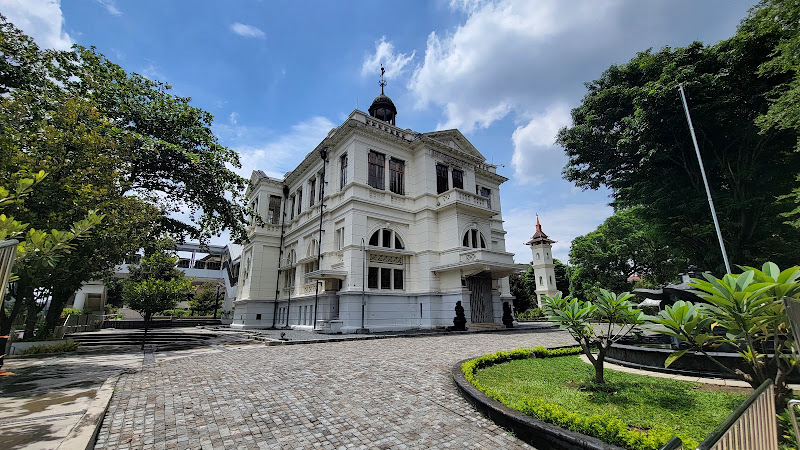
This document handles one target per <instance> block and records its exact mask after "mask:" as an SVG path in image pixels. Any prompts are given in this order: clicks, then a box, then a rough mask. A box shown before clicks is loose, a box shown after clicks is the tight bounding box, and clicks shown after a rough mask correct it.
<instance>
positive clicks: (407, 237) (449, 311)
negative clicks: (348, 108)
mask: <svg viewBox="0 0 800 450" xmlns="http://www.w3.org/2000/svg"><path fill="white" fill-rule="evenodd" d="M396 115H397V109H396V108H395V106H394V104H393V103H392V101H391V100H390V99H389V97H387V96H385V95H384V94H383V93H381V95H380V96H378V97H377V98H375V101H374V102H373V103H372V106H371V107H370V108H369V113H364V112H362V111H359V110H355V111H353V112H352V113H351V114H350V116H349V117H348V118H347V120H345V121H344V123H343V124H342V125H340V126H339V127H337V128H334V129H332V130H331V131H330V132H329V133H328V136H327V137H326V138H325V139H323V140H322V142H320V143H319V145H317V147H316V148H315V149H313V151H311V152H310V153H308V155H306V157H305V158H304V159H303V161H302V162H301V163H300V165H299V166H298V167H297V168H296V169H294V170H292V171H291V172H289V173H287V174H286V175H285V176H284V178H283V179H275V178H271V177H268V176H267V175H266V174H265V173H264V172H262V171H260V170H256V171H254V172H253V174H252V177H251V179H250V187H249V188H248V190H247V197H248V199H249V201H250V204H251V206H253V207H254V209H256V210H257V211H258V213H259V214H260V216H261V218H262V219H263V225H262V224H257V223H256V222H255V221H254V222H253V223H252V224H251V226H250V229H249V238H250V242H249V243H248V244H247V245H245V246H244V248H243V250H242V256H241V270H240V274H239V275H240V276H239V284H238V292H237V296H236V298H237V300H236V302H235V310H234V318H233V320H234V321H233V324H232V325H231V326H232V327H235V328H270V327H285V326H290V327H294V328H303V329H316V330H320V331H326V332H337V331H341V332H343V333H352V332H357V331H358V330H359V329H362V328H363V329H368V330H370V331H389V330H403V329H413V328H436V327H446V326H452V325H453V317H454V315H455V312H454V309H455V307H456V302H458V301H460V302H461V304H462V306H463V307H464V309H465V314H466V318H467V326H470V325H472V324H476V323H500V322H501V316H502V311H503V309H502V303H503V302H505V301H508V302H511V301H512V297H511V294H510V292H509V283H508V275H509V274H511V273H514V272H517V271H519V269H518V266H517V265H515V264H514V261H513V255H512V254H511V253H508V252H506V246H505V234H506V232H505V231H504V230H503V220H502V216H501V213H500V195H499V194H500V193H499V187H500V184H502V183H503V182H505V181H506V180H507V179H506V178H504V177H502V176H500V175H498V174H497V173H496V167H495V166H493V165H491V164H487V163H486V158H485V157H484V156H483V155H482V154H481V153H480V152H479V151H478V150H477V149H476V148H475V147H474V146H473V145H472V144H471V143H470V142H469V141H468V140H467V139H466V138H465V137H464V135H462V134H461V133H460V132H459V131H458V130H445V131H435V132H430V133H418V132H415V131H412V130H410V129H401V128H398V127H396V126H395V125H394V123H395V116H396Z"/></svg>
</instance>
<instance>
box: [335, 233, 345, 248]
mask: <svg viewBox="0 0 800 450" xmlns="http://www.w3.org/2000/svg"><path fill="white" fill-rule="evenodd" d="M343 248H344V228H339V229H337V230H336V250H341V249H343Z"/></svg>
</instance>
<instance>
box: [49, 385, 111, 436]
mask: <svg viewBox="0 0 800 450" xmlns="http://www.w3.org/2000/svg"><path fill="white" fill-rule="evenodd" d="M117 381H119V375H113V376H111V377H108V378H107V379H106V381H105V382H104V383H103V385H102V386H101V387H100V389H98V390H97V394H96V395H95V397H94V400H92V403H90V404H89V407H88V408H86V412H85V413H84V414H83V416H81V418H80V420H78V423H76V424H75V426H73V427H72V429H71V430H70V432H69V434H67V437H65V438H64V439H63V440H62V441H61V444H59V446H58V449H64V450H75V449H87V450H88V449H92V448H94V443H95V441H96V440H97V435H98V434H99V433H100V426H101V425H102V424H103V418H104V417H105V415H106V411H108V405H109V403H110V402H111V396H112V395H113V394H114V388H115V387H116V386H117Z"/></svg>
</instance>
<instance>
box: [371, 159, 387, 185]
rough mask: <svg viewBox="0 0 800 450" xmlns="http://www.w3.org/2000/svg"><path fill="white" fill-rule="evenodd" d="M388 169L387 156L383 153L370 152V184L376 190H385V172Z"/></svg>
mask: <svg viewBox="0 0 800 450" xmlns="http://www.w3.org/2000/svg"><path fill="white" fill-rule="evenodd" d="M385 167H386V156H385V155H384V154H382V153H378V152H376V151H372V150H370V152H369V174H368V175H369V176H368V184H369V185H370V186H372V187H374V188H375V189H384V178H385V177H384V170H385Z"/></svg>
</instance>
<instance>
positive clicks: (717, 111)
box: [557, 2, 800, 272]
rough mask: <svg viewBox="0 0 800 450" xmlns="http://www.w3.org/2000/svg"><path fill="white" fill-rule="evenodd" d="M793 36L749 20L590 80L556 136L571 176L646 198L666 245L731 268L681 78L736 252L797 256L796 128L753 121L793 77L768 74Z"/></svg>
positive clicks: (632, 202)
mask: <svg viewBox="0 0 800 450" xmlns="http://www.w3.org/2000/svg"><path fill="white" fill-rule="evenodd" d="M772 3H774V2H767V3H764V4H761V5H760V6H759V8H761V7H763V6H764V5H765V4H772ZM794 3H795V4H796V2H794ZM755 14H756V15H758V14H759V13H758V8H756V12H755ZM747 23H749V22H746V24H747ZM793 27H795V28H796V27H797V23H795V24H794V25H793ZM794 36H796V34H795V35H794ZM786 38H787V34H786V32H785V31H784V30H779V29H778V27H772V28H759V32H757V33H755V32H751V31H749V29H748V27H747V26H745V25H743V26H742V27H740V29H739V31H738V32H737V34H736V35H735V36H733V37H731V38H730V39H728V40H725V41H722V42H719V43H718V44H716V45H713V46H705V45H703V44H700V43H694V44H691V45H689V46H688V47H684V48H674V49H673V48H664V49H662V50H660V51H657V52H653V51H650V50H647V51H644V52H642V53H639V54H637V55H636V56H635V57H634V58H633V59H632V60H631V61H630V62H628V63H626V64H622V65H615V66H611V67H610V68H609V69H608V70H606V71H605V72H604V73H603V74H602V76H601V77H600V78H599V79H597V80H595V81H592V82H590V83H587V88H588V93H587V94H586V96H585V97H584V99H583V101H582V104H581V105H580V106H579V107H578V108H575V109H574V110H573V111H572V120H573V125H572V126H570V127H567V128H564V129H562V130H561V131H560V132H559V134H558V138H557V141H558V143H559V144H561V145H562V146H563V147H564V148H565V149H566V152H567V155H568V156H569V162H568V164H567V166H566V167H565V169H564V176H565V178H566V179H568V180H570V181H573V182H575V183H576V184H577V185H578V186H580V187H583V188H586V189H596V188H598V187H600V186H601V185H604V186H607V187H608V188H610V189H611V191H612V196H613V205H614V206H615V207H616V208H617V209H623V208H629V207H636V206H643V208H642V209H641V212H640V214H641V216H642V218H643V220H645V221H646V222H647V223H649V224H650V225H651V226H652V229H653V231H654V232H655V233H657V234H658V235H659V236H662V237H663V242H668V243H670V245H671V246H672V247H674V248H676V249H678V250H679V251H680V252H681V253H682V256H683V257H685V258H686V259H688V260H691V261H692V262H694V263H696V264H698V265H700V266H702V267H704V268H707V269H712V270H715V271H717V272H722V271H723V270H724V269H723V268H722V267H723V264H722V256H721V253H720V251H719V249H718V243H717V238H716V235H715V231H714V227H713V224H712V221H711V217H710V213H709V209H708V204H707V201H706V198H705V192H704V188H703V184H702V179H701V174H700V169H699V165H698V163H697V159H696V156H695V151H694V146H693V144H692V141H691V136H690V134H689V130H688V125H687V123H686V117H685V114H684V111H683V108H682V104H681V101H680V97H679V94H678V92H677V89H676V87H677V86H678V83H683V84H684V85H685V89H686V93H687V96H688V102H689V105H690V107H691V113H692V119H693V122H694V126H695V129H696V131H697V137H698V143H699V146H700V152H701V154H702V157H703V161H704V164H705V168H706V172H707V175H708V178H709V184H710V186H711V192H712V195H713V196H714V203H715V206H716V208H717V213H718V215H719V219H720V224H721V228H722V235H723V236H724V238H725V242H726V246H727V250H728V254H729V258H730V260H731V261H732V262H734V263H735V262H744V261H757V262H759V263H762V262H765V261H767V260H775V261H777V262H779V263H781V262H782V263H784V264H785V263H787V262H789V261H791V260H792V259H793V258H794V255H796V254H797V251H798V243H800V231H799V230H798V229H796V228H794V227H791V226H789V225H786V224H784V223H783V221H784V220H785V219H784V218H783V217H782V216H781V214H784V213H787V212H788V211H790V210H791V208H792V202H791V201H789V200H788V199H785V198H783V199H782V196H784V195H787V194H790V193H791V192H792V189H794V188H795V187H796V184H795V182H796V175H797V167H800V152H796V151H794V149H795V144H796V140H797V139H796V132H795V131H794V130H788V129H780V128H777V127H771V128H768V129H762V128H760V127H759V126H757V125H756V123H755V120H756V118H758V117H760V116H763V115H764V114H765V113H767V112H768V111H769V108H770V105H771V104H772V103H771V102H770V100H769V96H770V93H771V92H774V90H775V89H776V88H777V87H779V86H784V85H785V84H786V83H787V82H789V81H790V79H791V77H790V76H789V75H788V74H787V73H785V72H779V73H776V72H763V71H762V72H760V69H761V67H762V64H764V63H765V61H767V60H768V59H769V58H770V55H772V54H773V51H774V49H776V48H777V47H778V46H780V45H782V43H784V42H785V40H786Z"/></svg>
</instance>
